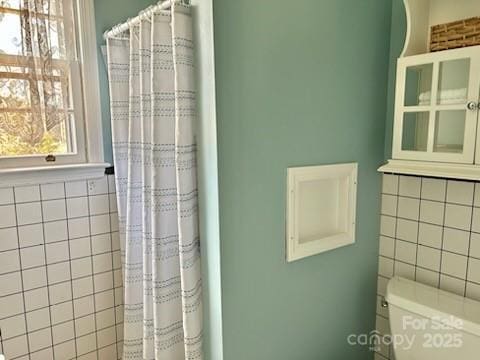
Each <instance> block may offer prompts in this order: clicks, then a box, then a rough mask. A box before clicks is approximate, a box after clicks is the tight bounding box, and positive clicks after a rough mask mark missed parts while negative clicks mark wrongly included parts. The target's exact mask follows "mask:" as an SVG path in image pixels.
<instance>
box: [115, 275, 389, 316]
mask: <svg viewBox="0 0 480 360" xmlns="http://www.w3.org/2000/svg"><path fill="white" fill-rule="evenodd" d="M382 279H383V278H382ZM384 281H385V283H386V281H387V279H384ZM382 286H383V285H382ZM385 291H386V285H385ZM123 315H124V309H123V305H118V306H116V307H115V320H116V321H117V324H119V323H123V317H124V316H123Z"/></svg>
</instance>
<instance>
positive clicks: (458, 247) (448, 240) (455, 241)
mask: <svg viewBox="0 0 480 360" xmlns="http://www.w3.org/2000/svg"><path fill="white" fill-rule="evenodd" d="M469 244H470V233H469V232H468V231H463V230H457V229H452V228H445V229H444V231H443V250H447V251H450V252H454V253H457V254H462V255H468V247H469Z"/></svg>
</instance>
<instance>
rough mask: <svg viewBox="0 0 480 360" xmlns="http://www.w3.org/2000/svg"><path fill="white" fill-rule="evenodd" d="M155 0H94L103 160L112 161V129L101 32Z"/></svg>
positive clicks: (103, 42)
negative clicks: (101, 48) (101, 47)
mask: <svg viewBox="0 0 480 360" xmlns="http://www.w3.org/2000/svg"><path fill="white" fill-rule="evenodd" d="M157 2H158V1H155V0H134V1H133V0H95V26H96V30H97V44H98V68H99V77H100V100H101V105H102V124H103V139H104V144H103V147H104V153H105V161H107V162H110V163H113V156H112V129H111V126H110V100H109V96H108V79H107V67H106V65H105V62H104V60H103V57H102V53H101V50H100V46H101V45H103V44H105V40H104V39H103V33H104V32H105V30H108V29H110V28H112V26H114V25H116V24H118V23H120V22H123V21H125V20H127V19H128V18H129V17H134V16H135V15H136V14H138V12H139V11H141V10H143V9H145V8H146V7H147V6H149V5H151V4H154V3H157Z"/></svg>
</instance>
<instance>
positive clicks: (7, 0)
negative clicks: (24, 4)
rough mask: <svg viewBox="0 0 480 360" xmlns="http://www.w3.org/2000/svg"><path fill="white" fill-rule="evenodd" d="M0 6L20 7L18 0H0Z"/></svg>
mask: <svg viewBox="0 0 480 360" xmlns="http://www.w3.org/2000/svg"><path fill="white" fill-rule="evenodd" d="M0 7H4V8H8V9H20V0H0Z"/></svg>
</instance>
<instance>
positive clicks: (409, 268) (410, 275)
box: [394, 261, 415, 280]
mask: <svg viewBox="0 0 480 360" xmlns="http://www.w3.org/2000/svg"><path fill="white" fill-rule="evenodd" d="M394 272H395V276H401V277H404V278H406V279H410V280H414V279H415V267H414V266H413V265H410V264H405V263H403V262H399V261H396V262H395V266H394Z"/></svg>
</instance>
